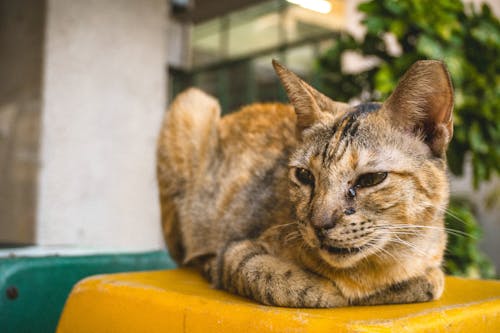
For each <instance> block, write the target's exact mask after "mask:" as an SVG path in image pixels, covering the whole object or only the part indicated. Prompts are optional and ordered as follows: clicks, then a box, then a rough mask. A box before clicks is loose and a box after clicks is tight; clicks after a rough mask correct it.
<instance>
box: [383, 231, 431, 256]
mask: <svg viewBox="0 0 500 333" xmlns="http://www.w3.org/2000/svg"><path fill="white" fill-rule="evenodd" d="M396 237H397V236H396ZM389 242H392V243H397V244H401V245H405V246H407V247H408V248H410V249H412V250H413V251H415V252H416V253H417V254H420V255H421V256H426V255H427V253H425V252H424V251H422V249H420V248H419V247H418V246H417V245H415V244H413V243H411V242H407V241H404V240H402V239H401V238H399V237H397V238H396V239H394V238H393V239H389Z"/></svg>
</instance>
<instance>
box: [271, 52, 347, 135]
mask: <svg viewBox="0 0 500 333" xmlns="http://www.w3.org/2000/svg"><path fill="white" fill-rule="evenodd" d="M273 67H274V70H275V71H276V74H278V77H279V79H280V81H281V83H282V84H283V87H284V88H285V91H286V93H287V95H288V98H289V99H290V102H291V103H292V105H293V107H294V109H295V113H296V115H297V133H298V134H299V135H300V134H301V133H302V131H303V130H305V129H307V128H309V127H311V126H312V125H314V124H315V123H318V122H322V121H323V120H324V119H325V118H326V117H331V116H332V115H333V116H335V114H338V113H340V112H343V111H344V110H346V109H347V107H348V105H347V104H344V103H339V102H334V101H332V100H331V99H330V98H328V97H327V96H325V95H323V94H322V93H320V92H319V91H317V90H316V89H314V88H313V87H311V86H310V85H308V84H307V83H306V82H304V81H303V80H302V79H301V78H299V77H298V76H297V75H296V74H295V73H293V72H291V71H289V70H288V69H286V68H285V67H284V66H282V65H281V64H280V63H278V62H277V61H276V60H274V59H273Z"/></svg>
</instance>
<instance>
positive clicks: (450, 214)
mask: <svg viewBox="0 0 500 333" xmlns="http://www.w3.org/2000/svg"><path fill="white" fill-rule="evenodd" d="M443 211H444V213H445V214H447V215H449V216H451V217H452V218H453V219H455V220H456V221H458V222H461V223H463V224H464V225H466V224H467V222H465V221H464V220H463V219H461V218H460V217H458V215H456V214H455V213H453V212H452V211H451V210H450V209H448V208H445V209H443Z"/></svg>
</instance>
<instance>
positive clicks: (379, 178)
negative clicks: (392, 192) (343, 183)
mask: <svg viewBox="0 0 500 333" xmlns="http://www.w3.org/2000/svg"><path fill="white" fill-rule="evenodd" d="M385 178H387V172H373V173H365V174H363V175H361V176H359V178H358V180H356V184H355V185H354V186H355V187H370V186H375V185H378V184H380V183H382V182H383V181H384V180H385Z"/></svg>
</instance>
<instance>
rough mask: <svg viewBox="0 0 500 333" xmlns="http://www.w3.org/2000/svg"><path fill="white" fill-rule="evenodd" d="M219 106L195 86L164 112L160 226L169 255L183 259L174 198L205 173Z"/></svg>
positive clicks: (160, 145) (159, 175) (160, 146)
mask: <svg viewBox="0 0 500 333" xmlns="http://www.w3.org/2000/svg"><path fill="white" fill-rule="evenodd" d="M219 120H220V106H219V103H218V102H217V100H216V99H215V98H213V97H212V96H209V95H207V94H206V93H204V92H203V91H201V90H199V89H196V88H189V89H187V90H185V91H184V92H182V93H181V94H179V95H178V96H177V97H176V98H175V100H174V101H173V102H172V104H171V105H170V108H169V110H168V111H167V113H166V115H165V119H164V121H163V126H162V129H161V132H160V136H159V138H158V146H157V178H158V185H159V190H160V204H161V215H162V225H163V231H164V236H165V239H166V240H167V245H168V248H169V251H170V254H171V255H172V257H173V258H174V259H175V260H176V261H177V262H178V263H181V262H182V261H183V259H184V250H183V245H182V235H181V233H180V228H179V218H178V207H176V206H175V201H176V200H175V199H176V197H182V196H183V195H184V194H185V193H186V192H187V191H190V190H194V189H190V187H192V186H194V185H195V184H196V183H197V180H198V179H200V178H201V177H203V175H206V174H207V172H208V168H209V167H210V165H211V162H212V159H213V158H214V152H215V151H216V149H217V145H218V141H219V132H218V128H219Z"/></svg>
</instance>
